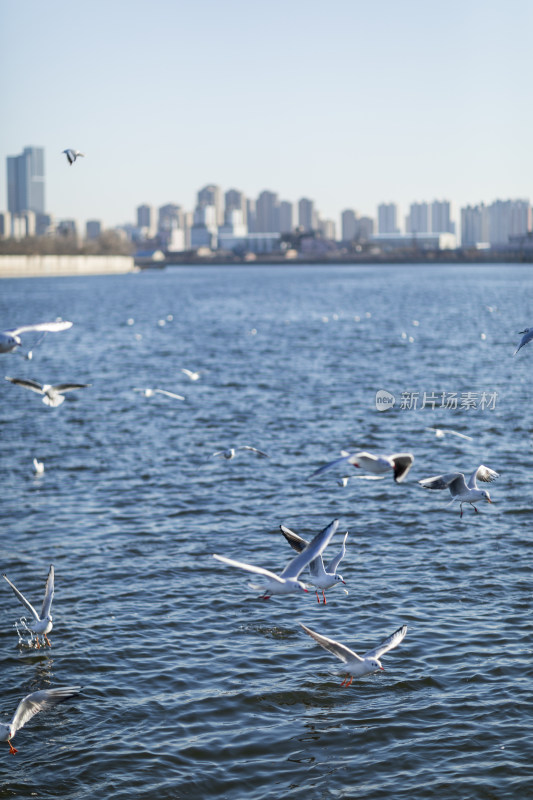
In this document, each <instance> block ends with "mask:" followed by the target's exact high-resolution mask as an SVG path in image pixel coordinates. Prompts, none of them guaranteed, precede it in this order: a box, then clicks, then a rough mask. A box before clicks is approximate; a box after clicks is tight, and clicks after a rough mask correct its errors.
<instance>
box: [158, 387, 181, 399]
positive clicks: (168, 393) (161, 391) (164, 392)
mask: <svg viewBox="0 0 533 800" xmlns="http://www.w3.org/2000/svg"><path fill="white" fill-rule="evenodd" d="M154 392H158V393H159V394H166V396H167V397H173V398H174V400H185V398H184V397H182V395H181V394H174V392H167V390H166V389H154Z"/></svg>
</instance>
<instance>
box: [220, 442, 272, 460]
mask: <svg viewBox="0 0 533 800" xmlns="http://www.w3.org/2000/svg"><path fill="white" fill-rule="evenodd" d="M237 450H251V452H252V453H257V455H258V456H259V458H268V455H267V453H263V451H262V450H257V449H256V448H255V447H250V445H248V444H241V445H239V446H238V447H230V448H228V450H217V452H216V453H213V456H218V457H219V458H227V459H230V458H235V456H236V455H237Z"/></svg>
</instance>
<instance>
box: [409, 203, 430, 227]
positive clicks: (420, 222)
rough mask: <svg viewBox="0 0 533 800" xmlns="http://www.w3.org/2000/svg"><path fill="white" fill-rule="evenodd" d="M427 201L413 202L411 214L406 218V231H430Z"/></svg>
mask: <svg viewBox="0 0 533 800" xmlns="http://www.w3.org/2000/svg"><path fill="white" fill-rule="evenodd" d="M429 216H430V214H429V206H428V204H427V203H411V205H410V206H409V214H408V215H407V217H406V218H405V232H406V233H429V232H430V219H429Z"/></svg>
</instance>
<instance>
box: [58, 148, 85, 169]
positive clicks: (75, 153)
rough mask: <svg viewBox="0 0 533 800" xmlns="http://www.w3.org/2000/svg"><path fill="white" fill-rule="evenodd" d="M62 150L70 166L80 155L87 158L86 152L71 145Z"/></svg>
mask: <svg viewBox="0 0 533 800" xmlns="http://www.w3.org/2000/svg"><path fill="white" fill-rule="evenodd" d="M61 152H62V153H64V154H65V155H66V157H67V161H68V163H69V164H70V166H72V165H73V164H74V162H75V161H76V159H77V158H79V157H80V156H81V157H82V158H85V153H80V151H79V150H73V149H72V148H71V147H67V149H66V150H62V151H61Z"/></svg>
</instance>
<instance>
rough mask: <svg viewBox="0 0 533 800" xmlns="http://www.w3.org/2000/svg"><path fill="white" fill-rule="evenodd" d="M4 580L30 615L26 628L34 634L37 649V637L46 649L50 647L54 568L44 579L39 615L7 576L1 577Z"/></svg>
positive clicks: (38, 645)
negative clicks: (42, 641)
mask: <svg viewBox="0 0 533 800" xmlns="http://www.w3.org/2000/svg"><path fill="white" fill-rule="evenodd" d="M2 577H3V578H4V580H6V581H7V582H8V584H9V585H10V586H11V588H12V589H13V592H14V593H15V597H16V598H17V599H18V600H20V602H21V603H22V605H23V606H26V608H27V609H28V611H29V612H30V614H31V615H32V617H33V619H32V620H31V622H30V623H29V625H28V628H29V629H30V631H31V632H32V633H35V634H36V638H37V647H40V646H41V644H40V642H39V636H42V637H43V638H44V640H45V642H46V644H47V645H48V647H52V645H51V644H50V640H49V638H48V636H47V634H48V633H50V631H51V630H52V627H53V625H52V614H51V613H50V611H51V609H52V600H53V599H54V567H53V565H52V566H51V567H50V570H49V572H48V577H47V579H46V585H45V587H44V600H43V605H42V608H41V613H40V614H38V613H37V611H36V610H35V609H34V607H33V606H32V604H31V603H30V602H29V600H26V598H25V597H24V595H23V594H22V592H19V590H18V589H17V587H16V586H15V585H14V584H13V583H11V581H10V580H9V578H8V577H7V575H3V576H2Z"/></svg>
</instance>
